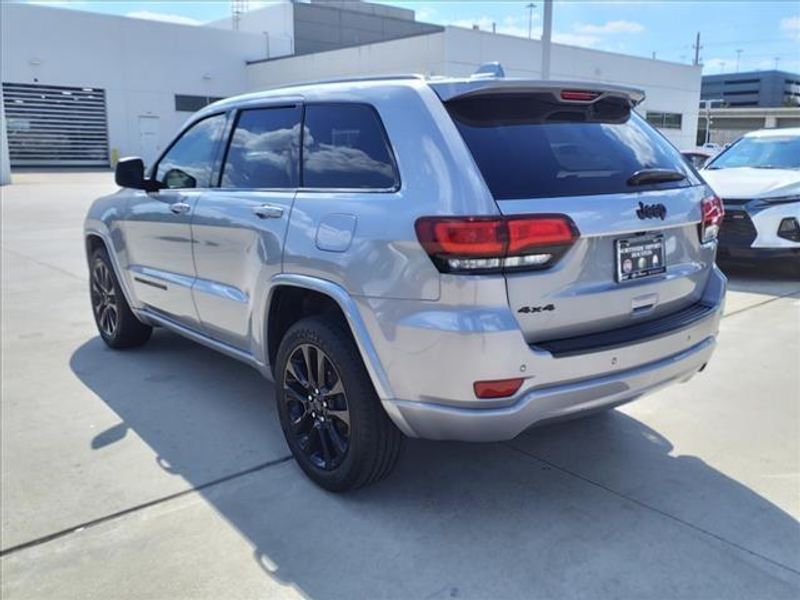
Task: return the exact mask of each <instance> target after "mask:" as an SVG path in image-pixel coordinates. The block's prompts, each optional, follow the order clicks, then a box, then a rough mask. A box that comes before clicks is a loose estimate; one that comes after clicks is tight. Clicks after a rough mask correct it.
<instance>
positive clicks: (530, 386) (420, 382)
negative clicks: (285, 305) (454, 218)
mask: <svg viewBox="0 0 800 600" xmlns="http://www.w3.org/2000/svg"><path fill="white" fill-rule="evenodd" d="M725 287H726V280H725V276H724V275H723V274H722V273H721V272H720V271H719V269H717V268H716V267H714V268H713V270H712V272H711V275H710V276H709V279H708V284H707V286H706V289H705V291H704V294H703V297H702V298H701V303H702V304H703V305H705V306H706V307H708V308H709V310H708V311H706V312H705V313H704V315H703V316H702V317H701V318H698V319H694V320H691V321H687V322H686V323H682V324H678V325H677V326H676V327H675V328H674V329H672V330H670V331H664V332H661V333H660V334H659V335H656V336H654V337H648V338H646V339H641V340H637V341H631V342H630V343H625V344H623V345H615V344H611V345H607V346H603V347H598V348H596V349H592V350H589V351H586V352H580V353H577V354H573V353H566V354H562V355H560V356H558V355H556V354H554V353H551V352H549V351H546V350H544V349H542V348H539V347H537V346H529V345H528V344H527V343H526V342H525V340H524V339H523V337H522V335H521V332H520V331H519V329H518V328H517V326H516V322H515V321H514V320H513V316H512V315H510V314H509V315H508V317H507V319H501V318H500V316H499V315H497V314H494V313H492V314H488V315H487V314H483V313H481V314H478V315H468V316H465V317H463V318H462V319H461V320H460V321H455V320H453V321H452V324H453V327H454V329H453V330H444V329H442V320H441V319H434V318H433V317H430V316H429V315H426V316H427V318H426V319H421V318H420V317H419V315H418V313H413V314H412V315H410V316H408V317H406V318H404V319H401V320H400V323H399V325H397V326H393V327H392V328H391V329H388V331H389V332H390V333H391V337H387V336H385V335H384V336H381V335H379V334H378V333H379V332H378V330H377V329H376V328H375V327H373V328H372V331H373V336H372V339H373V340H376V341H377V344H376V348H377V351H378V352H377V353H378V355H379V356H380V358H381V362H382V363H383V367H384V369H385V370H386V373H387V376H388V379H389V381H390V383H391V392H392V395H391V397H389V398H385V397H384V398H382V401H383V405H384V407H385V409H386V411H387V413H388V414H389V416H390V417H391V418H392V420H393V421H394V422H395V423H396V424H397V426H398V427H399V428H400V429H401V430H402V431H403V432H404V433H405V434H406V435H409V436H411V437H422V438H429V439H437V440H462V441H499V440H506V439H510V438H513V437H515V436H516V435H518V434H519V433H521V432H522V431H524V430H525V429H527V428H529V427H531V426H532V425H534V424H536V423H539V422H542V421H546V420H551V419H556V418H562V417H568V416H572V415H576V414H578V413H581V412H586V411H592V410H595V409H598V408H602V407H607V406H614V405H618V404H622V403H624V402H627V401H630V400H633V399H634V398H636V397H638V396H641V395H642V394H646V393H649V392H651V391H654V390H656V389H658V388H660V387H662V386H664V385H667V384H670V383H673V382H677V381H685V380H688V379H689V378H690V377H691V376H692V375H694V374H695V373H696V372H697V371H699V370H700V369H702V368H703V366H704V365H705V364H706V363H707V362H708V360H709V358H710V357H711V354H712V353H713V350H714V347H715V339H716V335H717V332H718V330H719V320H720V317H721V314H722V310H723V305H724V297H725ZM506 310H507V309H506ZM468 317H469V318H468ZM506 321H508V322H509V323H513V326H512V325H511V324H509V325H508V326H506ZM434 324H435V325H437V327H433V326H432V325H434ZM469 324H473V325H475V327H478V326H480V327H482V328H483V330H482V331H478V330H477V329H476V330H472V331H465V330H464V328H465V327H467V326H468V325H469ZM384 331H387V330H384ZM512 377H524V378H525V381H524V383H523V385H522V387H521V388H520V390H519V392H517V394H516V395H515V396H514V397H512V398H504V399H500V400H479V399H477V398H476V397H475V395H474V392H473V390H472V384H473V382H474V381H481V380H491V379H506V378H512Z"/></svg>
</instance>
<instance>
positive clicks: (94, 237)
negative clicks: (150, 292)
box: [84, 230, 137, 311]
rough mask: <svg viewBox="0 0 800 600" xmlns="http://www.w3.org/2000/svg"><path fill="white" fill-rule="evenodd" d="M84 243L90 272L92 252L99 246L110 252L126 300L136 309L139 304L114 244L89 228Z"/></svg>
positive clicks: (109, 255)
mask: <svg viewBox="0 0 800 600" xmlns="http://www.w3.org/2000/svg"><path fill="white" fill-rule="evenodd" d="M84 244H85V246H86V263H87V264H88V266H89V269H90V272H91V268H92V264H91V260H92V253H93V252H94V251H95V250H97V249H98V248H104V249H105V251H106V253H107V254H108V258H109V259H110V260H111V268H112V269H114V275H116V277H117V281H118V282H119V285H120V287H121V288H122V293H123V294H124V296H125V300H126V301H127V302H128V306H130V307H131V309H132V310H134V311H135V307H136V306H137V304H136V303H135V298H134V296H133V295H132V294H131V290H130V288H129V287H128V280H127V278H126V277H124V273H123V272H122V269H121V268H120V266H119V262H118V260H117V255H116V253H115V252H114V250H113V245H112V244H111V242H110V240H109V239H108V237H107V236H105V235H104V234H102V233H101V232H99V231H96V230H87V231H86V232H85V233H84Z"/></svg>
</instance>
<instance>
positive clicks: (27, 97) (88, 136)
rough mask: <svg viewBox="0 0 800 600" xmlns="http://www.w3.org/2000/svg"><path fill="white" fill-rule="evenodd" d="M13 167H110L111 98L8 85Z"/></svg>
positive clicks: (93, 92)
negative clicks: (108, 117) (108, 112)
mask: <svg viewBox="0 0 800 600" xmlns="http://www.w3.org/2000/svg"><path fill="white" fill-rule="evenodd" d="M3 100H4V105H5V110H6V123H7V128H8V154H9V158H10V159H11V166H12V167H24V166H36V167H59V166H92V167H96V166H103V167H107V166H108V126H107V121H106V92H105V90H102V89H98V88H91V87H85V88H80V87H63V86H55V85H39V84H27V83H3Z"/></svg>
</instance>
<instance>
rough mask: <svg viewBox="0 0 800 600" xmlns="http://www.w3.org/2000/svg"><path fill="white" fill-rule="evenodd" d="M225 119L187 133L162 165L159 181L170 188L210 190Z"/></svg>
mask: <svg viewBox="0 0 800 600" xmlns="http://www.w3.org/2000/svg"><path fill="white" fill-rule="evenodd" d="M224 125H225V115H215V116H213V117H209V118H207V119H203V120H202V121H200V122H199V123H196V124H194V125H193V126H192V127H191V129H189V130H187V131H186V132H185V133H184V134H183V135H182V136H181V137H180V139H178V141H177V142H175V144H174V145H173V146H172V148H170V149H169V151H168V152H167V153H166V155H164V157H163V158H162V159H161V162H159V163H158V169H157V170H156V179H157V180H158V181H160V182H161V183H163V184H164V186H165V187H167V188H195V187H199V188H206V187H209V185H211V170H212V165H213V162H214V156H215V152H216V149H217V143H218V142H219V141H220V138H221V136H222V129H223V126H224Z"/></svg>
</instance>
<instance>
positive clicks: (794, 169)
mask: <svg viewBox="0 0 800 600" xmlns="http://www.w3.org/2000/svg"><path fill="white" fill-rule="evenodd" d="M702 176H703V177H704V178H705V180H706V181H707V182H708V183H709V185H711V187H712V188H713V189H714V190H715V191H716V192H717V194H719V195H720V196H721V197H722V199H723V203H724V205H725V219H724V221H723V224H722V229H721V232H720V237H719V244H720V255H721V256H725V257H731V258H736V259H746V260H753V259H759V258H769V259H789V260H790V261H791V264H794V265H795V268H797V267H798V265H800V128H793V129H762V130H760V131H754V132H751V133H748V134H746V135H745V136H743V137H742V138H740V139H739V140H738V141H736V142H735V143H734V144H732V145H731V146H730V147H729V148H728V149H727V150H725V151H724V152H722V153H721V154H720V155H718V156H717V157H716V158H714V159H713V160H712V161H711V162H710V163H708V165H707V166H706V167H705V169H704V170H703V171H702Z"/></svg>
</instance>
